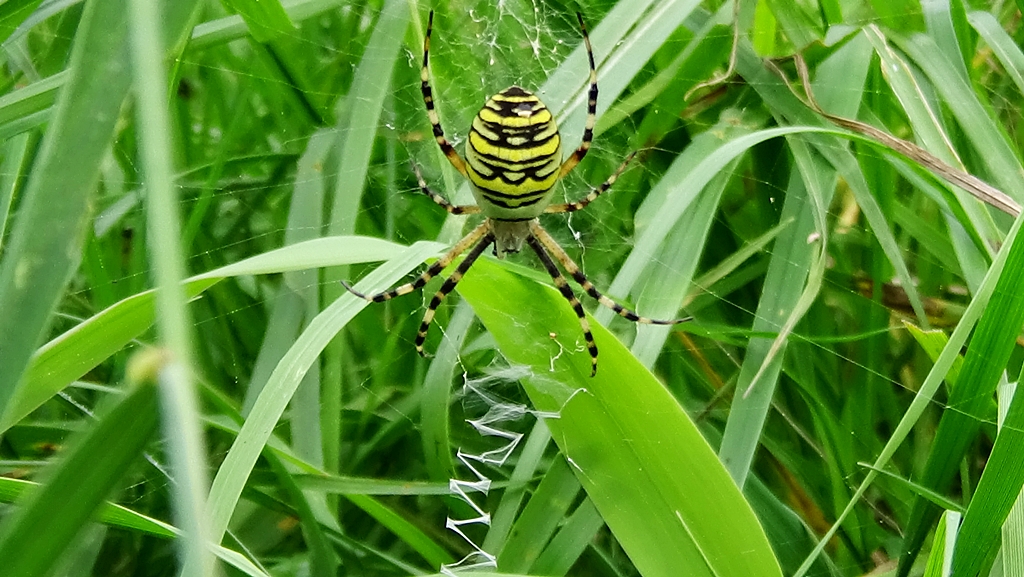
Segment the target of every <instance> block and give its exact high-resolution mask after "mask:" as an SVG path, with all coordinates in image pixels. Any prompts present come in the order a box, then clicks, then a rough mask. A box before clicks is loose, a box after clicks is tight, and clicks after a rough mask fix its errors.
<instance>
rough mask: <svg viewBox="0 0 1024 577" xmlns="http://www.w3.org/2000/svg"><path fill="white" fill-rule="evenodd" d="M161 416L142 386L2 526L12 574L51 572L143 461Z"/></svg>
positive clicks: (151, 391) (148, 387) (2, 550)
mask: <svg viewBox="0 0 1024 577" xmlns="http://www.w3.org/2000/svg"><path fill="white" fill-rule="evenodd" d="M157 417H158V412H157V390H156V386H155V385H154V384H153V383H142V384H140V385H139V386H138V387H136V388H135V390H134V391H132V392H131V393H129V394H128V396H127V397H125V398H124V399H123V400H121V401H120V402H119V403H118V404H117V405H116V406H115V407H113V409H112V410H111V411H110V412H109V413H108V414H107V415H106V416H105V417H103V418H102V419H101V420H100V421H99V422H98V423H97V424H96V426H95V427H94V428H93V429H91V430H90V431H89V432H88V433H87V434H86V435H85V436H84V437H83V438H81V439H80V441H79V442H78V443H77V444H76V446H75V447H74V448H73V449H70V450H69V451H68V454H67V456H66V457H64V458H63V459H61V460H59V461H58V462H57V463H55V464H54V465H53V467H52V469H51V470H50V471H48V472H47V474H45V478H44V479H43V480H42V483H41V484H40V486H39V488H38V489H37V490H35V491H30V492H29V493H28V495H27V496H26V497H25V498H24V499H23V500H22V501H21V502H20V503H19V505H18V508H17V509H16V510H15V511H14V512H13V513H12V514H10V515H8V516H7V517H6V518H5V519H4V521H3V524H2V525H0V558H3V559H4V560H5V561H4V563H5V569H4V570H5V571H6V572H8V574H10V575H26V576H28V575H43V574H46V573H47V572H48V569H49V568H51V567H52V566H53V565H54V564H55V563H56V562H57V561H58V560H59V559H60V557H61V555H60V553H61V552H62V551H64V550H65V548H66V547H67V546H68V544H69V543H70V542H71V540H72V539H74V537H75V535H77V534H78V532H79V531H80V530H81V529H82V527H83V526H84V525H85V524H86V523H87V522H88V521H89V519H90V518H91V517H92V515H93V513H94V511H95V510H96V509H97V508H98V507H100V505H101V504H102V503H103V499H105V498H106V497H107V496H108V495H109V494H110V493H111V492H112V491H113V490H114V489H115V487H116V486H117V484H118V483H119V482H120V481H121V480H122V478H123V477H124V474H125V472H126V471H127V470H128V468H129V467H130V466H131V465H132V464H133V463H135V462H136V461H137V460H138V459H139V457H140V456H141V454H142V450H143V448H144V447H145V446H146V445H147V444H148V443H149V440H150V438H151V437H152V436H153V434H154V433H155V432H156V428H157V423H158V420H157ZM71 495H73V496H74V497H73V498H69V496H71ZM55 520H59V521H57V522H55Z"/></svg>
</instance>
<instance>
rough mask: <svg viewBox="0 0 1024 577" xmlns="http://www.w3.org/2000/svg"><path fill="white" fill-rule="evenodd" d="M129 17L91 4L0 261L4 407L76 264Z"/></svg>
mask: <svg viewBox="0 0 1024 577" xmlns="http://www.w3.org/2000/svg"><path fill="white" fill-rule="evenodd" d="M125 18H126V15H125V6H124V3H123V1H122V0H100V1H97V2H89V3H88V4H86V6H85V11H84V13H83V16H82V22H81V24H80V26H79V29H78V33H77V36H76V38H75V46H74V49H73V52H72V56H71V64H70V73H69V74H70V76H69V78H68V80H67V83H66V85H65V86H64V89H63V90H62V91H61V95H60V98H59V101H58V104H57V109H56V111H55V112H54V117H53V118H52V119H51V121H50V124H49V128H48V130H47V132H46V135H45V136H44V138H43V143H42V147H41V151H40V155H39V157H38V158H37V159H36V162H35V164H34V166H33V169H32V174H31V176H30V178H29V181H28V184H27V185H26V187H25V191H24V196H23V198H22V202H21V205H20V208H19V211H18V218H17V220H16V222H15V223H14V228H13V229H12V230H11V237H10V241H9V244H8V246H7V249H6V250H5V252H4V255H3V260H2V261H0V310H4V311H6V313H5V314H4V317H3V325H2V326H0V328H2V332H3V334H5V335H7V336H6V337H5V338H4V340H3V342H2V343H0V411H4V410H6V409H7V405H8V403H9V402H10V399H11V398H12V397H13V396H14V394H15V390H16V387H17V386H18V383H19V382H20V380H21V378H22V375H23V374H24V372H25V369H26V367H27V366H28V363H29V359H30V358H31V356H32V352H33V351H34V350H35V348H36V347H37V346H39V343H40V342H41V341H42V340H43V338H44V336H45V334H46V329H47V327H48V326H49V320H50V316H51V314H52V313H53V310H54V308H55V307H56V306H57V303H58V301H59V299H60V298H61V295H62V292H63V290H64V288H65V285H66V284H67V283H68V281H69V280H70V278H71V275H72V274H73V273H74V272H75V269H76V268H77V266H78V262H79V259H80V255H81V246H82V235H83V232H84V229H85V226H86V223H87V222H88V214H89V210H88V203H89V197H90V194H91V193H92V191H93V188H94V187H95V185H96V178H97V175H98V173H99V165H100V161H101V159H102V158H103V154H104V153H105V151H106V150H107V147H108V145H109V144H110V139H111V137H112V136H113V133H114V125H115V123H116V122H117V120H118V117H119V112H120V109H121V103H122V102H123V101H124V98H125V95H126V94H127V91H128V84H129V80H130V78H129V75H128V70H129V68H128V63H127V51H126V50H125V42H126V37H127V26H126V24H125V22H126V21H125ZM42 231H45V234H41V232H42Z"/></svg>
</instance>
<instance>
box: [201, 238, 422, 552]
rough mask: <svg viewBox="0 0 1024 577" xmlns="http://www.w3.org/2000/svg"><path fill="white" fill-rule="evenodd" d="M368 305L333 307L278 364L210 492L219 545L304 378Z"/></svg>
mask: <svg viewBox="0 0 1024 577" xmlns="http://www.w3.org/2000/svg"><path fill="white" fill-rule="evenodd" d="M435 247H436V245H434V244H433V243H422V242H421V243H416V244H414V245H412V246H411V247H409V248H408V249H407V250H406V251H404V252H403V253H402V254H401V256H400V257H398V258H396V259H395V260H392V261H389V262H387V263H386V264H384V265H381V266H380V267H378V268H377V269H376V270H374V272H372V273H370V274H369V275H367V276H366V278H364V279H363V280H362V281H360V282H359V284H357V285H356V289H357V290H360V291H362V292H364V293H366V292H370V290H371V289H380V288H382V287H384V286H390V285H391V284H393V283H394V282H396V281H397V280H399V279H400V278H402V277H403V276H404V275H406V274H408V273H409V271H411V270H412V269H413V268H414V267H415V266H417V265H418V264H419V263H421V262H423V261H424V260H426V258H427V257H429V256H431V255H432V254H434V252H435V251H436V248H435ZM366 304H367V303H366V301H364V300H362V299H357V298H356V297H355V296H353V295H350V294H347V295H344V296H342V297H341V298H339V299H338V300H336V301H335V302H333V303H331V305H330V306H328V307H327V308H326V309H324V311H323V312H322V313H320V314H319V315H318V316H317V317H316V318H314V319H313V320H312V321H311V322H310V324H309V326H308V327H307V328H306V330H305V331H303V333H302V334H301V335H299V338H298V340H297V341H296V342H295V344H294V345H293V346H292V348H291V349H289V350H288V353H287V354H285V356H284V358H283V359H281V362H280V363H278V365H277V368H276V369H275V370H274V372H273V374H272V375H271V376H270V380H269V381H268V382H267V384H266V386H265V387H264V388H263V391H262V392H261V393H260V396H259V397H258V398H257V399H256V403H255V404H254V405H253V408H252V411H251V412H250V413H249V417H248V418H247V419H246V421H245V424H244V425H243V426H242V430H241V431H240V432H239V434H238V438H236V439H235V442H234V443H233V444H232V445H231V449H230V450H229V451H228V454H227V457H226V458H225V459H224V462H223V464H222V465H221V467H220V469H219V470H218V471H217V476H216V478H215V479H214V481H213V486H212V488H211V489H210V499H209V508H210V512H211V522H212V525H213V528H214V532H213V535H214V542H220V538H221V537H222V536H223V534H224V532H225V531H226V530H227V527H228V521H230V519H231V514H232V512H233V511H234V510H235V506H236V505H237V503H238V499H239V498H240V497H241V495H242V489H243V488H244V487H245V483H246V481H247V480H248V478H249V474H250V473H251V472H252V468H253V466H254V465H255V464H256V459H257V458H258V457H259V455H260V453H261V452H262V451H263V447H264V445H266V443H267V440H268V439H269V438H270V435H271V433H272V432H273V429H274V427H275V426H276V425H277V422H278V421H279V420H280V419H281V415H282V414H283V413H284V410H285V409H286V408H287V406H288V402H289V401H290V400H291V397H292V395H293V394H295V389H296V388H297V387H298V386H299V383H300V382H301V380H302V377H303V376H304V375H305V374H306V371H307V370H309V367H310V365H312V364H313V362H314V361H315V360H316V359H317V357H318V356H319V355H320V353H321V351H323V350H324V348H325V347H326V346H327V344H328V343H329V342H330V341H331V339H333V338H334V335H336V334H338V331H340V330H341V329H342V327H344V326H345V325H346V324H347V323H348V321H350V320H351V319H352V317H354V316H355V315H356V313H358V312H359V311H360V310H362V309H363V307H365V306H366Z"/></svg>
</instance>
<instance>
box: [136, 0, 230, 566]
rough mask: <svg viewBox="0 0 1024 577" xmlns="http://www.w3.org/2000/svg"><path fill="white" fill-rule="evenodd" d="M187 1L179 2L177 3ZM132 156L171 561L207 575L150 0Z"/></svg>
mask: <svg viewBox="0 0 1024 577" xmlns="http://www.w3.org/2000/svg"><path fill="white" fill-rule="evenodd" d="M182 6H186V7H187V6H188V4H187V3H179V8H180V7H182ZM128 14H129V28H130V32H131V33H130V35H129V40H130V42H129V47H130V52H131V56H132V75H133V78H134V82H133V89H134V90H133V93H134V96H135V113H136V119H137V122H138V125H139V137H138V138H139V156H140V157H141V168H142V173H143V175H144V178H145V181H144V186H145V188H146V208H147V214H146V221H147V225H148V231H147V232H148V233H149V237H148V241H149V242H148V245H149V253H150V255H151V257H152V261H151V262H152V264H151V271H152V274H153V277H154V280H155V284H156V286H157V288H158V290H157V293H156V313H157V321H158V323H157V324H158V328H159V332H160V337H161V341H162V345H163V347H165V348H166V351H167V352H168V353H169V354H170V356H171V359H172V360H171V361H170V362H168V364H167V366H166V367H165V368H164V369H163V371H162V373H163V374H162V375H161V378H160V380H159V383H160V393H161V395H160V399H161V407H162V409H163V414H164V419H165V421H164V429H163V430H164V437H165V440H166V443H167V453H168V457H169V459H170V463H171V471H172V476H173V478H174V479H175V483H174V484H173V485H172V488H171V491H172V497H171V504H172V508H173V509H174V515H175V518H176V519H177V522H178V523H179V525H180V526H181V528H182V531H183V535H182V538H181V539H180V540H179V541H178V545H179V548H178V551H179V552H178V559H179V563H180V567H181V570H182V572H183V573H186V574H189V575H196V576H198V577H212V575H213V574H214V572H215V561H214V557H213V556H212V555H211V554H210V552H209V549H208V547H207V543H208V542H209V537H208V533H209V526H208V522H207V520H206V518H205V517H206V510H205V508H204V502H205V500H206V494H207V490H208V487H209V479H208V478H207V466H206V454H207V451H206V446H205V443H204V440H203V433H202V430H201V428H200V424H199V420H200V415H199V407H198V401H197V399H196V392H195V380H194V374H195V367H194V365H193V358H194V355H195V352H194V351H193V350H192V343H193V337H192V327H191V324H192V323H191V320H190V315H189V311H188V309H187V307H186V298H187V297H186V294H185V287H183V286H182V280H183V279H184V278H185V264H184V255H183V252H182V249H181V242H180V240H181V216H180V215H179V214H178V210H179V206H180V204H181V200H180V197H179V195H178V189H177V187H176V186H175V181H174V171H173V169H172V168H171V159H172V157H173V152H172V144H171V139H170V134H171V120H170V110H169V108H170V103H169V102H168V96H167V93H168V83H167V71H166V68H165V66H164V62H163V48H164V40H163V38H164V33H165V30H164V29H163V28H162V26H161V25H162V24H163V19H162V17H163V16H164V15H163V14H162V13H161V10H160V5H159V4H157V3H154V2H151V1H150V0H128Z"/></svg>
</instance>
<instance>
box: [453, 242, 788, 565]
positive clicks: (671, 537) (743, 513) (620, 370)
mask: <svg viewBox="0 0 1024 577" xmlns="http://www.w3.org/2000/svg"><path fill="white" fill-rule="evenodd" d="M496 286H500V287H503V290H502V291H494V290H493V287H496ZM459 292H460V293H461V294H462V295H463V296H464V297H465V298H466V299H467V300H468V301H469V303H470V305H472V306H473V309H474V310H475V311H476V313H477V315H478V316H479V317H480V319H481V320H482V321H483V323H484V325H485V326H486V327H487V329H488V330H489V331H490V332H491V334H492V335H493V336H494V338H495V339H496V340H497V342H498V345H499V347H500V349H501V351H502V353H503V354H504V355H505V357H506V358H507V359H508V360H509V361H510V362H511V363H514V364H516V365H526V367H527V368H528V370H529V371H530V374H529V376H528V377H526V378H525V379H524V381H523V383H524V386H525V388H526V391H527V393H528V394H529V396H530V399H531V400H532V401H533V404H534V407H535V408H537V409H538V410H540V411H545V412H555V413H558V415H559V416H558V418H555V419H550V420H548V421H547V424H548V426H549V427H550V428H551V431H552V434H553V436H554V438H555V441H556V442H557V444H558V446H559V448H560V449H561V451H562V454H563V455H564V456H565V458H566V461H567V462H568V463H569V466H570V467H571V468H572V469H573V471H574V472H575V473H576V476H577V478H578V479H579V480H580V483H581V484H582V485H583V487H584V488H585V489H586V491H587V494H588V495H589V497H590V498H591V499H592V500H593V502H594V504H595V505H596V506H597V509H598V510H599V511H600V512H601V515H602V516H603V518H604V520H605V522H606V523H607V524H608V526H609V527H610V528H611V530H612V532H613V533H614V534H615V536H616V538H617V539H618V540H619V542H620V543H621V544H622V546H623V548H624V549H625V550H626V552H627V553H628V554H629V556H630V558H631V559H632V560H633V563H634V564H635V565H636V567H637V569H638V570H639V571H640V572H641V573H642V574H643V575H645V577H658V576H663V575H664V576H672V577H675V576H678V575H693V576H700V575H709V576H710V575H716V576H719V577H729V576H733V575H736V576H739V575H743V576H745V577H754V576H761V575H766V576H775V575H781V571H780V569H779V566H778V564H777V562H776V561H775V557H774V556H773V554H772V552H771V548H770V547H769V545H768V542H767V539H766V537H765V535H764V532H763V531H762V530H761V527H760V526H759V525H758V523H757V520H756V518H755V517H754V514H753V512H752V511H751V510H750V507H749V505H748V504H747V502H746V501H745V500H744V499H743V496H742V494H741V493H740V492H739V490H738V489H737V487H736V485H735V484H734V483H733V482H732V480H731V479H730V478H729V476H728V473H726V471H725V469H724V468H723V467H722V465H721V463H720V462H719V461H718V458H717V457H716V456H715V454H714V452H713V451H712V450H711V448H710V447H709V446H708V444H707V442H706V441H705V440H704V438H703V437H702V436H701V434H700V433H699V432H698V431H697V429H696V427H694V425H693V423H692V422H690V420H689V419H688V418H687V416H686V414H685V413H684V412H683V410H682V408H681V407H680V406H679V404H678V403H677V402H676V401H675V399H673V398H672V397H671V395H669V393H668V392H667V391H666V390H665V389H664V388H663V387H662V386H661V385H660V384H659V383H658V382H657V381H656V380H655V379H654V377H653V376H652V375H651V374H650V373H649V372H648V371H647V369H646V368H644V367H643V365H641V364H640V363H639V362H638V361H637V360H636V359H635V358H634V357H633V356H632V355H630V354H629V352H628V350H626V348H625V347H624V346H623V345H622V344H621V343H619V342H618V341H617V340H616V339H615V337H614V336H612V334H611V333H609V332H608V331H607V330H605V329H604V328H603V327H601V326H598V325H596V323H592V327H593V329H594V337H595V339H596V341H597V345H598V347H599V348H600V360H599V363H600V366H599V369H598V373H597V376H596V377H594V378H591V377H590V376H589V375H590V361H589V357H588V355H587V354H586V349H585V347H581V346H580V343H581V342H582V336H581V335H580V329H579V323H578V321H577V319H576V318H575V315H573V313H572V310H571V309H570V308H569V306H568V305H567V304H566V303H565V301H564V299H562V297H561V296H560V295H559V294H558V293H557V292H556V291H555V290H554V289H551V288H542V287H540V286H538V285H536V284H535V283H534V282H532V281H527V280H525V279H523V278H520V277H518V276H516V275H515V274H513V273H511V272H509V271H508V270H506V269H505V268H503V267H501V266H498V265H496V264H494V263H492V262H490V261H489V260H488V259H481V260H479V261H477V263H476V264H475V265H474V267H473V270H472V271H471V272H470V273H469V274H468V275H466V277H465V278H464V279H463V280H462V282H461V283H460V284H459ZM524 302H529V303H531V306H530V307H529V308H528V309H525V308H523V307H522V306H520V305H519V304H517V303H524ZM722 535H729V536H730V537H729V538H728V539H723V538H722Z"/></svg>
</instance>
